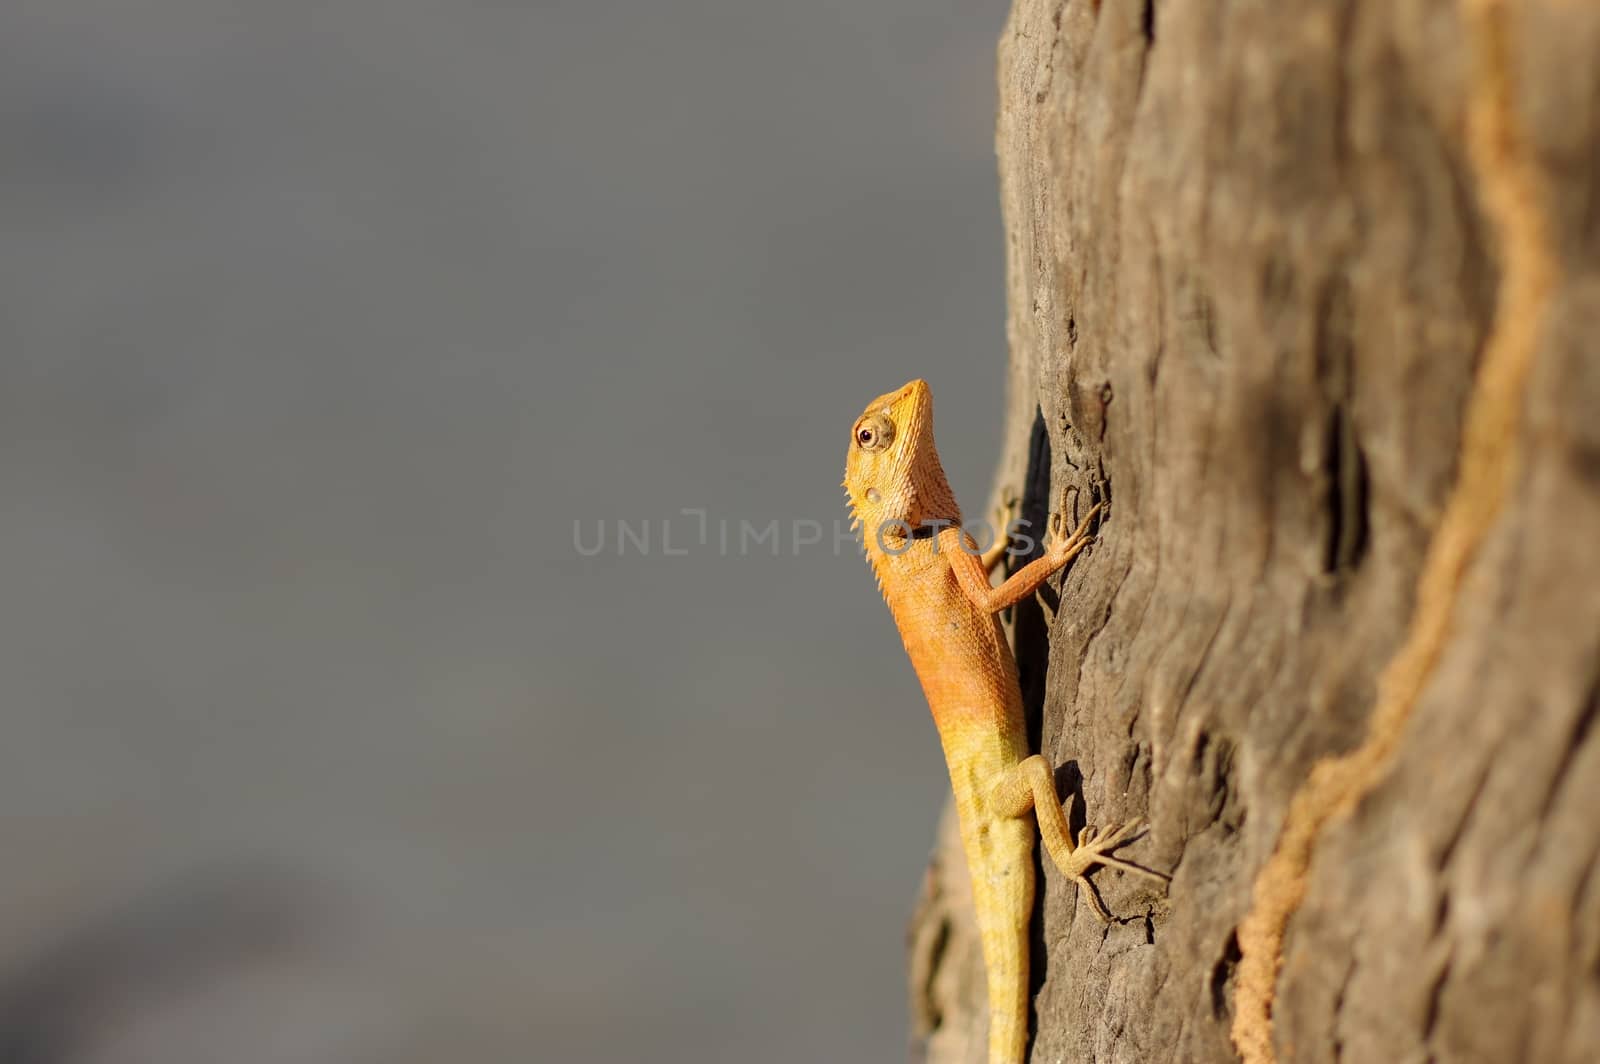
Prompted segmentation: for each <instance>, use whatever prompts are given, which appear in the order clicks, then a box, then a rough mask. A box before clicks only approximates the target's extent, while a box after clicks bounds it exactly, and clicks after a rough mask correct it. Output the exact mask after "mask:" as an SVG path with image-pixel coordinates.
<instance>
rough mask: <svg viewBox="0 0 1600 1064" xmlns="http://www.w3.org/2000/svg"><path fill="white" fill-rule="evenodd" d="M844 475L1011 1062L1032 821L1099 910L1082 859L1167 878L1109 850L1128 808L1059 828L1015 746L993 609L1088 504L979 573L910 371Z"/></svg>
mask: <svg viewBox="0 0 1600 1064" xmlns="http://www.w3.org/2000/svg"><path fill="white" fill-rule="evenodd" d="M844 488H845V494H846V495H847V496H848V497H849V500H850V506H851V512H852V515H853V516H854V518H855V520H856V522H857V523H858V524H859V525H860V526H861V527H862V530H863V536H862V539H863V541H864V544H865V547H866V553H867V560H868V561H869V562H870V563H871V565H872V571H873V574H874V575H875V576H876V577H877V580H878V587H879V589H880V590H881V591H882V592H883V597H884V600H885V601H886V602H887V603H888V604H889V610H890V612H891V613H892V614H893V615H894V622H895V626H896V627H897V628H899V630H900V636H901V639H902V640H903V641H904V643H905V647H906V653H907V654H908V655H909V656H910V658H911V664H912V666H913V668H915V670H916V673H917V678H918V679H919V680H920V681H921V682H922V690H923V694H924V695H925V696H926V697H927V700H928V708H929V709H930V710H932V711H933V720H934V723H935V724H936V725H937V726H938V729H939V739H940V742H941V744H942V745H943V747H944V755H945V761H946V763H947V764H948V766H949V769H950V784H951V788H952V790H953V791H954V793H955V803H956V812H957V816H958V820H959V822H960V827H961V842H962V848H963V849H964V850H965V851H966V858H967V867H968V869H969V870H970V871H971V873H972V889H973V895H974V897H973V900H974V902H975V903H976V904H975V907H976V911H977V922H978V931H979V935H980V937H981V939H982V942H983V957H984V969H985V974H986V976H987V978H988V987H989V1064H1022V1061H1023V1060H1024V1058H1025V1055H1026V1052H1027V1046H1028V1007H1029V1000H1028V997H1029V995H1028V923H1029V920H1030V919H1031V918H1032V915H1033V893H1034V865H1033V846H1034V837H1035V834H1036V833H1037V834H1038V835H1039V836H1041V837H1042V838H1043V840H1044V848H1045V850H1046V851H1047V852H1048V853H1049V854H1050V857H1051V859H1052V860H1053V861H1054V862H1055V865H1056V867H1057V868H1059V869H1060V870H1061V873H1062V874H1063V875H1065V876H1067V877H1068V878H1070V879H1073V880H1075V881H1076V882H1077V883H1078V884H1080V886H1081V888H1082V892H1083V893H1084V895H1085V896H1086V897H1087V898H1088V900H1089V903H1090V905H1091V906H1092V907H1093V908H1094V911H1095V912H1096V914H1097V915H1099V916H1100V918H1101V919H1103V920H1108V921H1109V920H1110V914H1109V913H1107V912H1106V910H1105V906H1104V905H1103V904H1102V903H1101V901H1100V899H1099V896H1098V894H1096V892H1095V889H1094V887H1093V886H1092V885H1091V884H1090V883H1089V881H1088V879H1087V878H1086V876H1087V873H1088V872H1089V870H1090V869H1091V868H1093V867H1094V866H1095V865H1108V866H1111V867H1115V868H1122V869H1126V870H1128V871H1130V872H1138V873H1141V874H1143V875H1147V876H1152V877H1154V878H1157V879H1160V880H1163V881H1165V880H1166V879H1167V878H1168V877H1166V876H1164V875H1162V874H1161V873H1159V872H1153V871H1151V870H1149V869H1146V868H1141V867H1139V866H1138V865H1136V864H1131V863H1129V862H1127V861H1124V860H1121V859H1119V858H1117V857H1114V856H1112V851H1114V850H1115V849H1117V847H1119V846H1121V845H1123V844H1124V843H1126V842H1128V841H1130V840H1131V839H1132V838H1133V837H1134V836H1135V835H1136V834H1137V833H1138V832H1139V831H1140V830H1141V828H1142V822H1140V821H1137V820H1136V821H1132V822H1129V823H1126V824H1122V825H1120V826H1118V827H1115V828H1113V829H1111V830H1108V831H1105V832H1100V831H1097V830H1096V829H1094V828H1091V827H1086V828H1084V829H1083V831H1082V832H1081V833H1080V834H1079V835H1078V838H1077V841H1076V842H1074V841H1073V838H1072V832H1071V828H1070V826H1069V821H1068V816H1069V808H1070V807H1068V808H1063V806H1062V803H1061V800H1060V798H1059V797H1058V796H1057V794H1056V785H1055V776H1054V773H1053V772H1052V771H1051V766H1050V763H1049V762H1048V761H1046V760H1045V759H1044V757H1043V756H1041V755H1039V754H1030V753H1029V750H1028V735H1027V729H1026V725H1025V723H1024V719H1023V711H1022V692H1021V688H1020V687H1019V685H1018V682H1017V670H1016V663H1015V661H1014V660H1013V658H1012V654H1011V648H1010V646H1009V645H1008V644H1007V643H1006V638H1005V634H1004V632H1003V631H1002V630H1001V627H1000V621H999V617H998V616H997V615H998V613H999V611H1000V610H1003V609H1005V608H1006V607H1008V606H1011V605H1014V604H1016V603H1018V602H1020V601H1022V600H1023V599H1025V598H1027V597H1028V596H1029V595H1032V594H1033V593H1034V592H1035V591H1036V590H1037V589H1038V588H1039V585H1040V584H1042V583H1043V582H1044V580H1045V579H1046V578H1047V577H1049V576H1050V575H1051V574H1052V573H1054V572H1056V571H1057V570H1059V569H1060V568H1061V567H1062V566H1064V565H1066V564H1067V563H1068V562H1069V561H1071V560H1072V558H1073V557H1074V556H1075V555H1077V553H1078V552H1079V551H1081V550H1082V549H1083V548H1084V546H1085V545H1086V544H1087V543H1088V542H1089V525H1090V521H1091V520H1092V519H1093V518H1094V516H1095V515H1096V514H1097V513H1099V512H1100V510H1101V509H1102V507H1103V504H1098V505H1096V506H1095V507H1093V508H1092V509H1091V510H1090V511H1089V513H1088V514H1087V515H1086V516H1085V517H1084V519H1083V522H1082V523H1081V524H1080V525H1079V526H1078V528H1077V530H1076V531H1074V532H1073V533H1072V534H1071V535H1070V536H1068V535H1064V534H1063V532H1064V529H1065V518H1064V516H1063V515H1062V514H1059V513H1056V514H1052V515H1051V518H1050V527H1049V529H1048V531H1049V532H1050V534H1051V540H1050V543H1049V546H1048V548H1047V549H1046V552H1045V554H1044V555H1043V556H1042V557H1039V558H1036V559H1034V560H1033V561H1031V562H1029V563H1028V564H1026V565H1024V566H1023V567H1022V568H1021V569H1020V570H1018V571H1017V572H1016V573H1013V574H1012V575H1011V576H1010V577H1009V578H1008V579H1006V580H1005V581H1004V582H1003V583H1002V584H1001V585H1000V586H999V587H991V586H990V584H989V574H990V572H991V571H992V570H993V569H994V568H995V567H996V566H997V565H998V564H999V562H1000V561H1001V560H1002V559H1003V557H1004V555H1005V551H1006V548H1007V540H1006V537H1005V536H1004V535H1001V536H999V537H997V540H998V541H997V542H996V543H995V544H994V545H993V546H992V547H991V549H990V550H989V551H987V552H984V553H980V552H979V550H978V545H977V543H976V542H975V541H974V540H973V538H972V536H971V535H970V534H969V533H968V532H967V530H965V529H963V528H962V527H961V510H960V507H958V506H957V505H956V500H955V496H954V494H953V493H952V492H951V490H950V484H949V481H947V480H946V479H945V475H944V468H943V467H942V466H941V465H940V464H939V454H938V451H937V450H935V448H934V443H933V397H932V394H931V393H930V392H929V390H928V385H927V384H926V383H925V382H923V381H920V380H914V381H912V382H911V383H909V384H907V385H906V386H905V387H903V388H901V389H900V390H898V391H895V392H890V393H889V394H887V395H883V396H880V397H879V398H877V399H874V400H873V401H872V403H871V404H870V405H868V407H867V409H866V411H865V412H864V413H863V414H862V415H861V416H860V417H859V418H858V419H857V420H856V422H855V424H854V425H853V426H852V427H851V429H850V449H849V454H848V457H847V458H846V461H845V478H844ZM1036 824H1037V827H1036V826H1035V825H1036Z"/></svg>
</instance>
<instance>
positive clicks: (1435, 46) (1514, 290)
mask: <svg viewBox="0 0 1600 1064" xmlns="http://www.w3.org/2000/svg"><path fill="white" fill-rule="evenodd" d="M999 62H1000V94H1001V101H1000V118H999V132H998V153H999V161H1000V173H1001V188H1002V199H1003V206H1004V210H1005V219H1006V230H1007V232H1006V238H1007V241H1008V249H1009V271H1008V273H1009V276H1008V286H1009V306H1010V317H1009V323H1008V331H1009V340H1010V348H1011V388H1010V400H1009V406H1008V415H1007V417H1008V420H1007V427H1006V446H1005V452H1004V456H1003V458H1002V461H1001V464H1000V476H999V478H998V479H999V482H1000V483H999V485H997V488H1001V489H1003V488H1004V487H1022V486H1026V488H1027V492H1028V498H1027V500H1026V501H1027V505H1028V507H1029V508H1031V509H1032V511H1033V513H1034V515H1035V516H1036V515H1037V514H1038V513H1039V512H1040V511H1041V510H1042V509H1043V508H1044V507H1045V506H1047V505H1048V504H1049V501H1050V500H1051V499H1052V498H1058V497H1060V495H1061V494H1062V493H1068V494H1069V495H1070V494H1071V493H1072V492H1076V493H1077V494H1078V496H1079V497H1082V498H1087V497H1097V498H1107V499H1109V500H1110V502H1111V516H1110V519H1109V520H1108V521H1107V522H1106V524H1105V525H1104V527H1103V528H1102V530H1101V534H1100V539H1099V542H1098V543H1097V544H1096V545H1095V547H1094V548H1093V549H1092V551H1091V553H1090V554H1089V555H1087V556H1086V557H1085V558H1083V559H1082V560H1080V562H1078V563H1077V564H1076V565H1075V566H1074V567H1073V568H1072V569H1071V570H1070V572H1069V573H1068V575H1067V576H1066V577H1065V578H1064V579H1063V580H1062V581H1061V586H1062V589H1063V590H1062V600H1063V612H1062V613H1061V615H1060V617H1059V618H1058V619H1057V621H1056V623H1055V625H1054V627H1053V629H1052V630H1051V631H1050V634H1049V639H1048V644H1046V643H1045V641H1044V640H1043V639H1042V638H1041V637H1040V635H1039V633H1040V632H1041V630H1042V628H1041V625H1040V621H1039V620H1038V618H1037V616H1036V615H1035V614H1034V613H1033V612H1032V611H1019V615H1018V617H1017V618H1016V627H1017V636H1018V643H1019V655H1020V656H1021V660H1022V667H1023V669H1024V673H1025V680H1026V681H1027V683H1028V684H1029V686H1030V687H1031V688H1032V689H1033V690H1034V691H1035V693H1036V694H1037V695H1038V696H1039V697H1038V698H1037V699H1036V702H1042V709H1043V714H1042V734H1041V749H1042V750H1043V751H1044V752H1045V753H1046V754H1047V755H1048V756H1050V757H1052V758H1053V759H1054V760H1055V761H1056V763H1057V764H1058V765H1061V766H1063V768H1062V771H1061V772H1060V774H1059V783H1060V785H1061V787H1062V790H1063V793H1069V792H1070V793H1075V794H1077V795H1078V796H1079V797H1080V798H1081V799H1082V800H1081V801H1080V802H1079V803H1078V808H1079V810H1080V816H1081V815H1082V813H1081V811H1082V810H1083V809H1084V808H1086V809H1087V815H1088V817H1089V819H1090V821H1092V822H1096V823H1106V822H1110V821H1115V820H1121V819H1123V818H1126V817H1131V816H1136V815H1140V814H1145V815H1148V817H1149V820H1150V823H1151V830H1150V833H1149V834H1148V836H1146V837H1145V838H1144V839H1143V840H1141V841H1139V842H1137V843H1135V844H1134V845H1133V846H1131V847H1130V848H1129V849H1128V851H1127V852H1128V853H1129V854H1130V855H1132V856H1133V857H1134V858H1135V859H1137V860H1140V861H1142V862H1143V863H1146V864H1149V865H1151V866H1154V867H1157V868H1163V869H1168V870H1171V871H1172V872H1173V873H1174V880H1173V883H1172V886H1171V890H1170V892H1169V894H1168V896H1167V897H1166V898H1165V899H1164V900H1162V901H1160V902H1157V903H1154V904H1152V903H1150V902H1149V901H1148V898H1149V892H1148V890H1147V889H1146V888H1145V887H1144V885H1143V884H1140V883H1138V882H1136V881H1134V880H1132V879H1130V878H1127V877H1124V876H1123V875H1121V874H1120V873H1115V872H1108V871H1101V872H1099V873H1097V874H1096V875H1097V876H1098V880H1097V881H1098V883H1099V885H1100V889H1101V891H1102V893H1103V895H1104V897H1105V900H1106V902H1107V904H1108V905H1109V907H1110V908H1111V909H1112V911H1113V912H1114V913H1116V914H1118V915H1119V916H1120V917H1121V921H1120V922H1119V923H1116V924H1113V925H1112V926H1110V927H1106V926H1104V925H1102V924H1101V923H1099V922H1098V921H1097V920H1096V919H1095V917H1094V915H1093V913H1092V912H1091V911H1090V910H1089V908H1088V906H1087V904H1086V903H1085V902H1084V901H1083V899H1081V898H1079V897H1078V895H1077V891H1076V889H1075V888H1074V887H1073V886H1072V885H1071V884H1070V883H1067V882H1064V881H1063V880H1062V879H1061V878H1060V877H1059V876H1058V875H1057V874H1056V873H1055V871H1054V869H1046V870H1045V871H1044V872H1043V873H1042V881H1043V884H1044V890H1043V892H1042V893H1041V902H1040V905H1039V910H1038V912H1037V913H1036V916H1035V938H1036V956H1035V958H1034V969H1035V972H1034V975H1035V982H1036V984H1037V986H1038V993H1037V995H1036V998H1035V1005H1036V1010H1037V1017H1036V1018H1037V1034H1036V1037H1035V1042H1034V1049H1033V1054H1032V1059H1033V1060H1036V1061H1080V1060H1096V1061H1109V1060H1117V1061H1124V1060H1125V1061H1186V1062H1187V1061H1213V1060H1215V1061H1226V1060H1233V1059H1237V1058H1238V1057H1239V1055H1240V1054H1241V1053H1243V1054H1244V1055H1245V1057H1246V1059H1249V1060H1252V1061H1258V1060H1272V1059H1277V1060H1284V1061H1287V1060H1294V1061H1332V1060H1337V1059H1347V1060H1355V1061H1368V1060H1371V1061H1380V1060H1381V1061H1387V1060H1395V1061H1400V1060H1425V1059H1426V1060H1437V1061H1476V1060H1485V1061H1489V1060H1494V1061H1506V1060H1534V1061H1562V1060H1571V1061H1578V1060H1591V1059H1595V1058H1596V1056H1597V1055H1600V877H1596V876H1594V875H1593V874H1592V873H1593V871H1594V868H1595V865H1596V860H1597V854H1600V736H1597V735H1596V734H1595V732H1594V730H1593V729H1592V728H1591V727H1590V725H1591V724H1592V723H1593V721H1594V718H1595V716H1596V713H1597V711H1600V560H1597V558H1596V553H1597V551H1600V6H1597V5H1592V4H1585V3H1579V2H1576V0H1569V2H1561V0H1541V2H1529V3H1522V4H1518V3H1505V4H1501V3H1497V2H1495V0H1426V2H1424V0H1415V2H1413V0H1348V2H1344V3H1331V2H1329V3H1296V2H1282V0H1256V2H1232V3H1224V2H1221V0H1201V2H1184V3H1177V2H1161V3H1154V4H1152V3H1149V2H1140V0H1131V2H1123V0H1104V2H1103V3H1102V4H1101V5H1100V7H1099V9H1098V10H1096V7H1095V5H1094V4H1093V3H1090V2H1089V0H1068V2H1065V3H1063V2H1061V0H1016V4H1015V8H1014V10H1013V11H1012V14H1011V18H1010V21H1009V23H1008V25H1007V27H1006V30H1005V32H1004V37H1003V40H1002V42H1001V46H1000V53H999ZM1045 438H1047V439H1048V447H1045V446H1043V441H1044V439H1045ZM1052 457H1053V461H1051V459H1052ZM1046 645H1047V646H1048V650H1047V652H1046V651H1045V650H1044V648H1045V646H1046ZM1046 653H1047V658H1046V656H1045V655H1046ZM1046 660H1047V662H1048V672H1047V673H1046V674H1045V678H1044V680H1043V682H1042V683H1040V679H1039V677H1040V674H1041V672H1042V670H1043V669H1044V666H1045V663H1046ZM950 838H951V836H950V835H949V834H948V833H947V834H946V836H945V841H944V843H943V844H942V845H941V848H940V851H939V853H938V855H937V856H936V859H935V862H934V865H933V869H932V871H931V872H930V880H929V885H928V888H927V890H926V892H925V898H924V904H923V906H922V907H921V909H920V910H919V915H918V918H917V920H916V921H915V924H914V927H913V946H914V949H913V961H914V964H913V986H912V989H913V1002H914V1006H915V1010H916V1014H917V1016H918V1022H919V1030H918V1034H919V1036H920V1042H921V1044H922V1046H923V1048H924V1049H925V1050H926V1056H927V1059H929V1060H932V1061H938V1062H957V1061H959V1062H969V1061H976V1060H981V1059H982V1057H981V1048H980V1047H981V1046H982V1041H981V1037H979V1035H981V1031H982V1028H983V1025H984V1022H985V1021H984V1017H983V1008H982V975H981V964H980V961H979V958H978V955H977V950H976V945H975V943H974V942H973V940H972V938H971V935H970V930H969V928H968V927H967V925H966V923H965V921H966V920H967V919H968V917H967V916H966V914H965V910H964V904H965V899H964V896H963V894H962V890H963V889H964V888H963V886H962V884H961V881H960V876H959V874H952V872H953V871H956V870H957V867H958V866H959V861H960V858H959V853H958V851H957V850H956V849H955V847H954V845H953V843H952V842H951V841H950Z"/></svg>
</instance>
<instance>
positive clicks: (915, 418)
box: [844, 380, 961, 543]
mask: <svg viewBox="0 0 1600 1064" xmlns="http://www.w3.org/2000/svg"><path fill="white" fill-rule="evenodd" d="M844 490H845V494H846V495H847V496H848V497H849V499H850V510H851V513H852V514H853V515H854V516H855V518H856V521H857V522H859V523H860V524H861V525H862V526H864V528H865V530H866V539H867V542H868V543H871V542H873V540H874V537H875V536H876V535H877V534H878V531H879V530H880V529H886V528H887V526H889V525H890V524H891V523H893V522H901V521H903V522H905V524H907V525H909V526H910V527H911V528H913V529H914V528H916V527H917V526H918V525H920V524H922V523H923V522H925V521H934V520H940V521H946V522H950V523H959V522H960V521H961V510H960V508H959V507H958V506H957V505H956V500H955V496H954V495H953V494H952V493H951V491H950V484H949V481H947V480H946V479H945V475H944V468H943V467H942V466H941V465H940V464H939V452H938V450H937V449H935V447H934V445H933V393H932V392H930V391H929V390H928V384H927V382H926V381H920V380H915V381H912V382H911V383H909V384H907V385H906V386H905V387H903V388H901V389H899V390H898V391H893V392H889V393H888V394H887V395H880V396H878V398H876V399H874V400H873V401H872V402H870V403H868V404H867V408H866V410H865V411H863V412H862V414H861V416H860V417H858V418H856V421H855V424H854V425H852V426H851V427H850V450H849V452H848V454H847V455H846V457H845V465H844ZM890 534H893V533H892V532H891V533H890ZM901 534H903V532H902V533H901Z"/></svg>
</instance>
